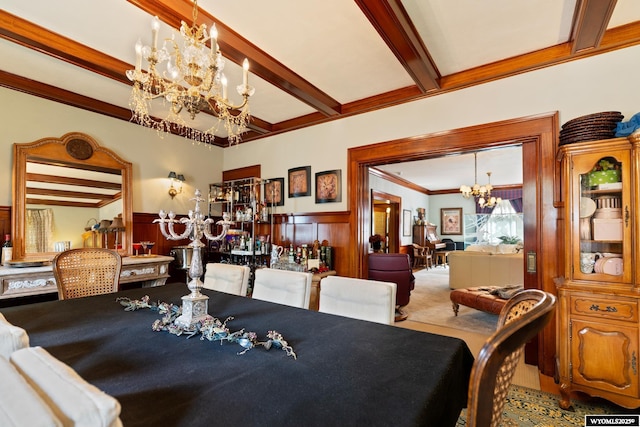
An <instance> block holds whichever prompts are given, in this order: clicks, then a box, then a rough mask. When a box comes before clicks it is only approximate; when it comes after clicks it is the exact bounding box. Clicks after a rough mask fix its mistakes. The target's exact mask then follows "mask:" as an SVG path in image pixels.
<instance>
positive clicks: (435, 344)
mask: <svg viewBox="0 0 640 427" xmlns="http://www.w3.org/2000/svg"><path fill="white" fill-rule="evenodd" d="M188 293H189V291H188V290H187V288H186V286H185V285H184V284H167V285H164V286H160V287H154V288H142V289H129V290H126V291H121V292H118V293H114V294H106V295H98V296H91V297H85V298H79V299H70V300H61V301H49V302H41V303H35V304H29V305H22V306H14V307H8V308H2V309H0V312H1V313H2V314H3V315H4V316H5V317H6V319H7V320H8V321H9V322H11V323H13V324H14V325H17V326H19V327H21V328H24V329H25V330H26V332H27V334H28V336H29V340H30V345H31V346H41V347H43V348H44V349H45V350H47V351H48V352H49V353H51V354H52V355H53V356H54V357H56V358H57V359H59V360H61V361H62V362H64V363H66V364H67V365H69V366H70V367H71V368H73V369H74V370H75V371H76V372H77V373H78V374H79V375H80V376H81V377H83V378H84V379H85V380H86V381H88V382H89V383H91V384H93V385H95V386H96V387H98V388H99V389H100V390H103V391H104V392H105V393H107V394H109V395H111V396H113V397H115V398H116V399H117V400H118V401H119V402H120V405H121V414H120V418H121V420H122V422H123V424H124V426H126V427H130V426H157V425H164V426H189V427H197V426H203V427H204V426H207V427H211V426H258V425H260V426H267V425H269V426H276V425H278V426H293V425H296V426H299V425H305V426H329V425H331V426H335V425H339V426H364V425H367V426H390V425H393V426H417V425H423V426H438V427H443V426H454V425H455V424H456V421H457V419H458V417H459V415H460V411H461V410H462V409H463V408H464V407H465V406H466V402H467V390H468V384H469V376H470V372H471V369H472V366H473V362H474V357H473V355H472V353H471V352H470V350H469V348H468V347H467V345H466V344H465V342H464V341H462V340H460V339H457V338H454V337H448V336H443V335H437V334H431V333H426V332H420V331H415V330H410V329H405V328H400V327H395V326H393V325H384V324H378V323H372V322H367V321H363V320H357V319H353V318H348V317H344V316H337V315H331V314H326V313H321V312H316V311H311V310H305V309H300V308H295V307H289V306H286V305H281V304H275V303H270V302H265V301H259V300H255V299H252V298H248V297H240V296H236V295H231V294H226V293H222V292H216V291H212V290H207V289H203V290H202V293H203V294H205V295H207V296H209V309H208V312H209V314H210V315H211V316H213V317H215V318H217V319H220V320H221V321H225V320H227V319H229V320H227V323H226V326H227V327H228V329H229V330H230V332H234V331H241V330H244V331H246V332H255V333H256V334H257V336H258V338H259V340H263V339H264V337H266V336H267V334H268V333H269V331H277V332H279V333H280V334H281V335H282V337H283V339H284V340H286V342H287V343H288V345H289V346H291V348H292V350H293V352H295V357H293V355H292V354H288V353H287V352H286V351H283V349H280V348H276V347H275V346H272V347H271V348H270V349H269V350H267V348H266V347H264V346H256V347H254V348H250V349H249V350H248V351H244V352H243V350H245V348H244V347H242V346H240V345H238V343H235V342H227V341H209V340H207V339H201V335H198V334H195V335H193V336H189V337H188V336H187V335H186V334H183V335H175V334H171V333H168V332H166V331H156V330H154V329H153V328H152V325H153V324H154V322H155V321H156V320H158V319H161V318H162V314H160V313H159V312H158V311H155V310H151V309H148V308H144V309H139V310H135V311H125V309H124V306H123V305H122V304H121V303H120V302H119V301H118V298H123V297H124V298H128V299H130V300H141V299H142V298H143V297H145V296H148V297H149V301H151V302H160V303H168V304H175V305H180V304H181V297H182V296H184V295H186V294H188Z"/></svg>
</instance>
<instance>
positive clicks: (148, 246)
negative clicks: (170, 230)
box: [140, 241, 156, 256]
mask: <svg viewBox="0 0 640 427" xmlns="http://www.w3.org/2000/svg"><path fill="white" fill-rule="evenodd" d="M140 243H141V244H142V247H143V248H144V250H145V251H146V250H148V251H149V253H148V254H146V255H148V256H151V248H153V245H155V244H156V242H149V241H145V242H140Z"/></svg>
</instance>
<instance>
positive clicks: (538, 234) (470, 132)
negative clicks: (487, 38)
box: [347, 112, 562, 375]
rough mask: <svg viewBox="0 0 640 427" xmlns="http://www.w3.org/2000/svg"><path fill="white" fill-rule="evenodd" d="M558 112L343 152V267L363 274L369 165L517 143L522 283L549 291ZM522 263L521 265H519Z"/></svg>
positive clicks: (543, 362) (554, 246) (551, 348)
mask: <svg viewBox="0 0 640 427" xmlns="http://www.w3.org/2000/svg"><path fill="white" fill-rule="evenodd" d="M558 131H559V125H558V112H553V113H546V114H541V115H537V116H530V117H524V118H516V119H511V120H504V121H501V122H494V123H487V124H483V125H477V126H470V127H467V128H461V129H453V130H449V131H447V132H438V133H434V134H432V135H422V136H419V137H418V136H412V137H410V138H403V139H399V140H394V141H387V142H381V143H377V144H373V145H369V146H361V147H354V148H350V149H349V151H348V161H347V164H348V188H349V190H350V191H349V209H350V215H351V218H350V223H351V245H352V246H351V249H352V250H350V251H349V252H350V255H351V256H350V257H349V264H350V265H349V271H350V272H351V273H350V274H352V275H353V276H354V277H365V276H366V271H367V257H366V254H367V252H368V248H369V243H368V240H367V239H368V235H369V233H370V231H371V222H370V221H371V215H370V209H371V203H370V201H369V200H368V199H369V197H370V193H369V167H371V166H375V165H378V164H385V163H395V162H401V161H411V160H420V159H425V158H433V157H438V156H443V155H451V154H457V153H461V152H464V151H474V150H480V149H486V148H493V147H500V146H507V145H513V144H514V143H518V144H522V147H523V153H522V154H523V158H524V159H525V160H524V161H523V212H524V214H525V215H524V217H525V225H524V227H525V231H524V233H525V239H524V241H525V248H524V252H525V254H526V255H527V259H531V260H532V263H531V265H532V266H533V268H531V269H527V270H526V274H525V279H524V280H525V287H527V288H538V289H542V290H545V291H547V292H551V293H555V292H556V291H555V284H554V281H553V279H554V278H555V277H558V275H559V266H561V265H562V263H561V262H558V253H559V252H560V248H561V242H560V241H559V240H558V235H557V227H558V223H557V222H558V220H559V218H558V210H557V206H556V201H559V200H560V198H559V185H557V184H556V179H557V177H558V173H559V166H558V165H557V164H556V162H555V153H556V150H557V143H558ZM523 268H524V266H523ZM536 353H537V356H538V364H539V366H540V369H541V371H542V372H543V373H545V374H547V375H552V374H553V372H554V370H555V363H554V357H553V355H554V354H555V331H554V326H553V325H551V326H550V327H549V328H546V329H545V331H544V332H543V333H542V336H541V339H540V345H539V347H538V349H537V351H536Z"/></svg>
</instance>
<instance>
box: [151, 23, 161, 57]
mask: <svg viewBox="0 0 640 427" xmlns="http://www.w3.org/2000/svg"><path fill="white" fill-rule="evenodd" d="M159 29H160V19H158V17H157V16H155V17H154V18H153V20H152V21H151V35H152V37H153V50H156V49H157V48H158V30H159Z"/></svg>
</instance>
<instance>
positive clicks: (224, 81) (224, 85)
mask: <svg viewBox="0 0 640 427" xmlns="http://www.w3.org/2000/svg"><path fill="white" fill-rule="evenodd" d="M220 81H221V82H222V99H227V77H226V76H225V75H224V74H223V75H222V78H221V79H220Z"/></svg>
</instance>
